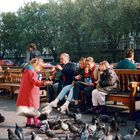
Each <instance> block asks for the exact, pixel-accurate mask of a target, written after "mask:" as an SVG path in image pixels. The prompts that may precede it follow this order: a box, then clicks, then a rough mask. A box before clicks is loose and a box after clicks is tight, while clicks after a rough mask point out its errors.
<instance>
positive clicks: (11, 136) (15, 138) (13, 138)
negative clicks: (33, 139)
mask: <svg viewBox="0 0 140 140" xmlns="http://www.w3.org/2000/svg"><path fill="white" fill-rule="evenodd" d="M7 131H8V139H9V140H19V138H18V136H17V135H16V134H14V132H13V131H12V130H11V129H7Z"/></svg>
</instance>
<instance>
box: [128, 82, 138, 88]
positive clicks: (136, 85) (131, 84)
mask: <svg viewBox="0 0 140 140" xmlns="http://www.w3.org/2000/svg"><path fill="white" fill-rule="evenodd" d="M130 86H131V87H132V88H136V87H138V86H140V83H139V82H130Z"/></svg>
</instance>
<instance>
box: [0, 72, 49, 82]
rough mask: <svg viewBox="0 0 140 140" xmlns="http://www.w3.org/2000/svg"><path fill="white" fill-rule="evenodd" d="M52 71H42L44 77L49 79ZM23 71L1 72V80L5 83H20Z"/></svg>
mask: <svg viewBox="0 0 140 140" xmlns="http://www.w3.org/2000/svg"><path fill="white" fill-rule="evenodd" d="M50 70H51V69H43V70H42V71H41V74H42V77H48V76H49V75H50ZM21 71H22V69H6V70H5V71H3V72H1V74H0V78H1V79H4V80H3V81H2V80H1V81H2V82H4V83H20V82H21V78H22V73H21Z"/></svg>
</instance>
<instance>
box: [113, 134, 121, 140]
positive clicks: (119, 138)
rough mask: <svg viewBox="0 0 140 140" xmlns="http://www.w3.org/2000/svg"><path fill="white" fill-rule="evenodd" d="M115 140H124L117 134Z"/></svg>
mask: <svg viewBox="0 0 140 140" xmlns="http://www.w3.org/2000/svg"><path fill="white" fill-rule="evenodd" d="M114 140H122V135H121V134H116V135H115V138H114Z"/></svg>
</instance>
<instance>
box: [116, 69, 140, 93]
mask: <svg viewBox="0 0 140 140" xmlns="http://www.w3.org/2000/svg"><path fill="white" fill-rule="evenodd" d="M115 72H116V74H117V76H118V78H119V81H120V85H119V90H120V91H123V92H124V91H126V92H127V91H129V90H130V86H129V85H130V82H132V81H136V82H139V81H140V70H128V69H115Z"/></svg>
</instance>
